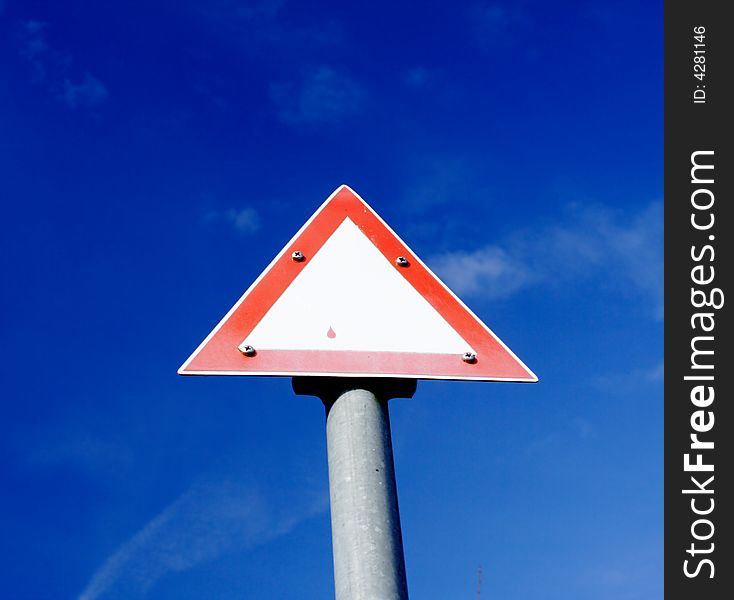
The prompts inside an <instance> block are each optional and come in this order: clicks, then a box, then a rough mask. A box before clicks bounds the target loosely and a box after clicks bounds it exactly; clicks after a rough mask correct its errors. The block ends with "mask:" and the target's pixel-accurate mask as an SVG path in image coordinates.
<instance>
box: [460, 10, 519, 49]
mask: <svg viewBox="0 0 734 600" xmlns="http://www.w3.org/2000/svg"><path fill="white" fill-rule="evenodd" d="M468 16H469V20H470V22H471V24H472V26H473V27H474V31H475V34H476V37H477V40H478V42H479V43H480V44H481V45H493V44H494V43H496V41H497V37H498V36H499V35H501V34H503V33H505V32H507V31H509V30H511V29H513V28H516V27H518V26H520V25H523V24H524V23H525V22H526V21H527V16H526V14H525V12H523V10H522V7H521V6H520V5H519V4H518V3H517V2H479V3H477V4H474V5H473V6H472V7H471V8H470V10H469V13H468ZM502 37H503V41H504V39H505V38H506V37H507V36H504V35H503V36H502Z"/></svg>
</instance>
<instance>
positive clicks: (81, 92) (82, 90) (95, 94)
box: [61, 73, 109, 108]
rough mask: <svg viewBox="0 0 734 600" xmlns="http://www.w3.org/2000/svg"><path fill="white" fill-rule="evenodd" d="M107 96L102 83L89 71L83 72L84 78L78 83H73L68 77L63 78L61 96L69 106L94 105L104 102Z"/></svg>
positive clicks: (107, 93)
mask: <svg viewBox="0 0 734 600" xmlns="http://www.w3.org/2000/svg"><path fill="white" fill-rule="evenodd" d="M107 96H109V92H108V91H107V88H106V87H105V86H104V84H103V83H102V82H101V81H100V80H99V79H97V78H96V77H92V76H91V75H90V74H89V73H85V74H84V79H83V80H82V81H80V82H79V83H74V82H72V81H70V80H69V79H68V78H65V79H64V89H63V91H62V93H61V98H62V99H63V100H64V102H66V104H67V105H68V106H69V107H70V108H77V107H84V108H86V107H92V106H96V105H98V104H100V103H102V102H104V101H105V100H106V99H107Z"/></svg>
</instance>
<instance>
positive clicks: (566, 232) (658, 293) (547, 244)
mask: <svg viewBox="0 0 734 600" xmlns="http://www.w3.org/2000/svg"><path fill="white" fill-rule="evenodd" d="M559 222H562V223H563V224H546V225H540V226H538V227H535V228H528V229H524V230H522V231H518V232H515V233H514V234H511V235H508V236H505V237H504V238H503V239H502V240H499V241H498V242H496V243H492V244H488V245H485V246H483V247H480V248H477V249H474V250H456V251H451V252H447V253H444V254H441V255H439V256H434V257H432V258H431V259H430V261H429V264H430V265H431V266H432V267H433V268H434V269H435V271H436V272H437V273H438V274H439V275H440V276H441V277H442V278H444V279H445V280H446V282H447V284H448V285H449V286H450V287H452V288H453V289H454V290H455V291H456V292H457V293H458V294H465V295H481V296H482V297H484V298H486V299H490V300H491V299H498V298H506V297H509V296H511V295H513V294H515V293H517V292H519V291H520V290H523V289H526V288H529V287H531V286H539V285H548V286H551V285H553V286H558V285H566V284H569V283H574V284H575V285H576V286H577V285H578V284H579V282H581V281H584V282H585V283H586V285H589V286H592V285H596V286H604V287H613V288H614V289H615V290H616V291H617V292H619V293H621V294H625V295H629V294H634V295H636V296H638V297H640V296H641V297H644V298H645V299H646V301H647V302H648V303H649V305H650V306H651V312H652V314H653V316H654V317H655V318H656V319H658V320H660V319H662V317H663V208H662V204H661V203H659V202H653V203H651V204H648V205H647V206H645V207H644V208H643V209H641V210H640V211H639V212H637V213H634V214H621V213H615V212H614V211H612V210H610V209H608V208H606V207H604V206H600V205H591V206H575V207H572V208H570V209H569V211H568V212H567V214H565V215H562V216H561V217H559Z"/></svg>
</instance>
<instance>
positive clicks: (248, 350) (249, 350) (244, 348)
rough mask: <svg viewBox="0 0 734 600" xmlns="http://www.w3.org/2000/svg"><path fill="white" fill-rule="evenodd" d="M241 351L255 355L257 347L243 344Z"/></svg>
mask: <svg viewBox="0 0 734 600" xmlns="http://www.w3.org/2000/svg"><path fill="white" fill-rule="evenodd" d="M240 352H242V354H244V355H245V356H255V354H256V352H255V348H253V347H252V346H242V348H240Z"/></svg>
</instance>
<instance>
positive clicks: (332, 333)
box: [326, 327, 336, 340]
mask: <svg viewBox="0 0 734 600" xmlns="http://www.w3.org/2000/svg"><path fill="white" fill-rule="evenodd" d="M326 337H327V338H331V339H332V340H333V339H334V338H335V337H336V332H335V331H334V330H333V329H332V328H331V327H329V331H327V332H326Z"/></svg>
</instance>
